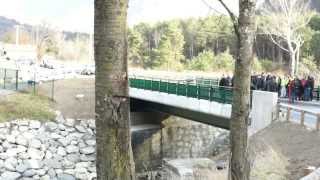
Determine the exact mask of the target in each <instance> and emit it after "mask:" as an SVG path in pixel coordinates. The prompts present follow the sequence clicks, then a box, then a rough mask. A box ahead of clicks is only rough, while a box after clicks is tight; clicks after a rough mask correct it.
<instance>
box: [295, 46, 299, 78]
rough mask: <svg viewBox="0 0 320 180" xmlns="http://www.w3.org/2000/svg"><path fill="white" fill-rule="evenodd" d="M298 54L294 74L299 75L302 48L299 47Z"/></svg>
mask: <svg viewBox="0 0 320 180" xmlns="http://www.w3.org/2000/svg"><path fill="white" fill-rule="evenodd" d="M297 48H298V49H297V52H296V64H295V69H294V73H295V74H298V73H299V63H300V48H299V47H297Z"/></svg>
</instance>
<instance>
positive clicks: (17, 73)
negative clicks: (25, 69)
mask: <svg viewBox="0 0 320 180" xmlns="http://www.w3.org/2000/svg"><path fill="white" fill-rule="evenodd" d="M18 80H19V71H18V70H16V91H18V89H19V88H18V84H19V82H18Z"/></svg>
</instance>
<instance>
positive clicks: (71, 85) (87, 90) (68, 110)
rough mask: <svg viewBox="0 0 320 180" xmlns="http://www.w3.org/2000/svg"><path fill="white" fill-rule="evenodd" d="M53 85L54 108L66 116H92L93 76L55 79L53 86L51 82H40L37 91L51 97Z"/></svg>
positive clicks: (93, 100) (93, 97)
mask: <svg viewBox="0 0 320 180" xmlns="http://www.w3.org/2000/svg"><path fill="white" fill-rule="evenodd" d="M53 87H54V91H53V92H54V93H53V99H54V101H55V105H54V108H55V110H59V111H61V112H62V114H63V115H64V116H65V117H67V118H76V119H77V118H80V119H90V118H94V111H95V110H94V107H95V106H94V105H95V96H94V79H93V78H86V79H65V80H57V81H55V82H54V86H53V85H52V83H51V82H48V83H44V84H40V85H39V87H38V88H37V93H39V94H41V95H46V96H48V97H52V88H53ZM77 96H78V97H77ZM81 96H83V97H81Z"/></svg>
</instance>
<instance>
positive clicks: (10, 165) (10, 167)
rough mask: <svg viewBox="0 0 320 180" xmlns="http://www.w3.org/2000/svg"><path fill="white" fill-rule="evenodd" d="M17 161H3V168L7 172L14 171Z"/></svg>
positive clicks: (10, 159) (9, 159)
mask: <svg viewBox="0 0 320 180" xmlns="http://www.w3.org/2000/svg"><path fill="white" fill-rule="evenodd" d="M17 164H18V160H17V159H16V158H8V159H6V160H5V161H4V167H5V168H6V169H7V170H9V171H15V170H16V166H17Z"/></svg>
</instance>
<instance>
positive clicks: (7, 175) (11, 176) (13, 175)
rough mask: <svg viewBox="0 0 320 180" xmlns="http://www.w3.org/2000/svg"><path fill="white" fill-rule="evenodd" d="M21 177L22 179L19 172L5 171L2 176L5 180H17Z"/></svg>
mask: <svg viewBox="0 0 320 180" xmlns="http://www.w3.org/2000/svg"><path fill="white" fill-rule="evenodd" d="M20 177H21V174H20V173H17V172H10V171H5V172H4V173H2V174H1V178H2V179H3V180H16V179H18V178H20Z"/></svg>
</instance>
